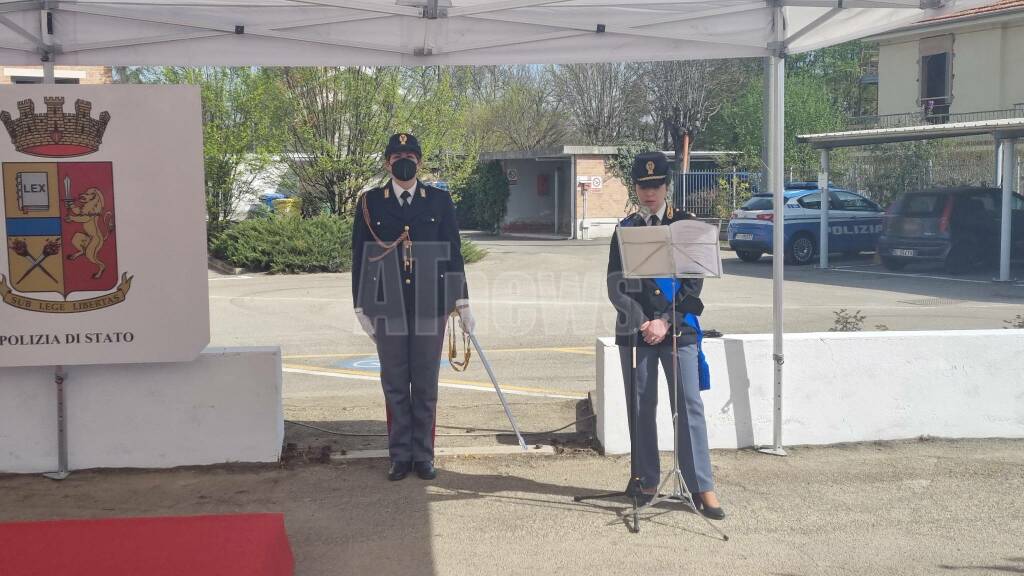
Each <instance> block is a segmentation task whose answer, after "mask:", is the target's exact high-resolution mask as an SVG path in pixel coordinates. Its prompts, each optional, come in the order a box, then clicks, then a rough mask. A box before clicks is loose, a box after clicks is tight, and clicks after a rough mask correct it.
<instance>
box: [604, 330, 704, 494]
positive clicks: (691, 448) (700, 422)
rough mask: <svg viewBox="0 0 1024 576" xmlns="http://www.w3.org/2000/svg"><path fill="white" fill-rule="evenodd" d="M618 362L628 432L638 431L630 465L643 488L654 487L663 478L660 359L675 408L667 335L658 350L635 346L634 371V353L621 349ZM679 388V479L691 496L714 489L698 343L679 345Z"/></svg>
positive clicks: (625, 348) (670, 351) (669, 341)
mask: <svg viewBox="0 0 1024 576" xmlns="http://www.w3.org/2000/svg"><path fill="white" fill-rule="evenodd" d="M619 357H620V359H621V361H622V376H623V380H624V381H625V383H626V386H625V388H626V406H627V408H628V412H629V423H630V427H629V428H630V434H633V431H634V429H635V430H636V434H637V438H636V441H635V442H634V444H635V445H636V453H635V454H633V462H634V466H635V467H636V472H637V474H639V476H640V482H641V484H642V485H643V486H644V487H645V488H654V487H656V486H657V485H658V482H659V481H660V476H661V462H660V460H659V459H658V424H657V420H656V414H657V412H656V409H657V406H658V361H659V360H660V361H661V366H662V369H664V371H665V377H666V379H667V380H668V382H669V386H668V388H669V400H670V402H671V406H673V407H674V406H675V393H674V392H673V390H672V340H671V334H670V335H669V337H668V338H666V339H665V341H664V342H662V343H661V344H659V345H657V346H637V347H636V372H635V373H634V372H633V351H632V348H630V347H629V346H619ZM631 374H633V377H634V378H635V380H634V381H635V382H636V385H637V388H638V393H639V402H640V404H639V421H638V422H637V423H636V426H635V427H634V426H633V418H634V412H633V410H634V409H633V401H634V398H633V390H632V388H631V386H630V375H631ZM679 380H680V382H679V388H680V390H679V391H680V393H681V394H682V397H683V407H682V409H680V411H679V427H678V430H679V467H680V468H681V469H682V471H683V480H685V481H686V487H687V488H689V490H690V492H707V491H709V490H714V487H715V485H714V481H713V480H712V478H711V456H710V454H709V453H708V429H707V423H706V422H705V420H704V402H703V401H701V398H700V382H699V380H698V376H697V345H696V344H691V345H688V346H680V347H679Z"/></svg>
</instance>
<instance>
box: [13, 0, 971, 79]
mask: <svg viewBox="0 0 1024 576" xmlns="http://www.w3.org/2000/svg"><path fill="white" fill-rule="evenodd" d="M427 2H434V3H435V5H434V6H427ZM437 2H439V3H440V5H439V6H437V4H436V3H437ZM780 3H781V5H782V6H783V12H784V14H785V34H784V37H785V39H786V40H785V42H784V44H785V46H784V47H778V46H773V44H772V42H773V40H774V38H775V35H774V34H773V20H774V19H773V12H774V10H773V5H775V4H774V3H773V2H766V1H765V0H760V1H757V0H397V2H396V1H395V0H161V1H149V0H104V1H97V0H79V1H70V2H62V1H46V2H43V1H10V0H7V1H3V2H0V63H3V64H18V65H31V64H39V62H40V57H41V55H42V54H43V53H44V52H50V53H52V55H53V60H54V62H56V63H57V64H66V65H108V66H130V65H148V66H159V65H181V66H186V65H188V66H204V65H210V66H246V65H265V66H309V65H324V66H345V65H364V66H366V65H405V66H423V65H438V64H468V65H488V64H547V63H584V62H613V61H620V62H621V61H652V60H693V59H704V58H735V57H758V56H768V55H770V54H773V53H777V48H784V50H785V52H788V53H797V52H804V51H807V50H813V49H815V48H821V47H823V46H827V45H832V44H836V43H840V42H844V41H846V40H851V39H855V38H861V37H864V36H868V35H871V34H876V33H881V32H884V31H888V30H892V29H894V28H898V27H900V26H903V25H905V24H908V23H911V22H914V21H916V20H919V19H922V18H926V17H935V16H940V15H944V14H948V13H951V12H955V11H958V10H963V9H967V8H972V7H975V6H978V5H983V4H986V3H987V2H986V1H985V0H947V1H946V2H940V1H939V0H831V1H827V0H782V1H781V2H780ZM922 5H924V6H930V7H928V8H924V9H922V8H921V6H922ZM44 8H46V9H48V10H50V13H51V14H52V16H51V20H50V22H51V25H52V36H47V37H43V35H42V34H41V32H42V31H43V30H44V27H45V22H46V17H45V16H43V13H42V12H41V11H42V10H43V9H44ZM435 13H436V17H434V18H431V17H427V15H434V14H435ZM599 30H602V31H599Z"/></svg>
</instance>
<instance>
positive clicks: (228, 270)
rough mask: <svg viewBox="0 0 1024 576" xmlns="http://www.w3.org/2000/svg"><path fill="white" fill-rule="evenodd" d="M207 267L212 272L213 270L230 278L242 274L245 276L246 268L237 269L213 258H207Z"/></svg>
mask: <svg viewBox="0 0 1024 576" xmlns="http://www.w3.org/2000/svg"><path fill="white" fill-rule="evenodd" d="M206 265H207V267H208V268H209V269H210V270H213V271H214V272H218V273H220V274H226V275H228V276H238V275H240V274H245V268H235V267H234V266H232V265H230V264H228V263H227V262H224V261H223V260H218V259H217V258H214V257H213V256H207V257H206Z"/></svg>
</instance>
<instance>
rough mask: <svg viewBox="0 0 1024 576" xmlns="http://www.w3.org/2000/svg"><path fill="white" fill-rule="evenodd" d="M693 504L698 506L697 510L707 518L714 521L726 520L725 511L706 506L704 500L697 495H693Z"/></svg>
mask: <svg viewBox="0 0 1024 576" xmlns="http://www.w3.org/2000/svg"><path fill="white" fill-rule="evenodd" d="M693 503H694V504H695V505H696V506H697V510H700V513H701V514H703V515H704V517H705V518H710V519H712V520H724V519H725V510H722V509H721V508H713V507H711V506H707V505H705V504H704V501H703V499H702V498H701V497H700V496H698V495H696V494H693Z"/></svg>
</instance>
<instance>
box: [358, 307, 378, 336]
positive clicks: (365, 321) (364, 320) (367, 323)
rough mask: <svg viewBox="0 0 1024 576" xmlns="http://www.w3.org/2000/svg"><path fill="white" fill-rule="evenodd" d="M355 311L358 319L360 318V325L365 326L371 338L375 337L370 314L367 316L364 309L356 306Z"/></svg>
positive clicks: (365, 330)
mask: <svg viewBox="0 0 1024 576" xmlns="http://www.w3.org/2000/svg"><path fill="white" fill-rule="evenodd" d="M355 313H356V319H357V320H359V325H360V326H362V327H363V331H364V332H366V335H367V336H369V337H370V338H373V337H374V334H373V321H372V320H370V317H369V316H367V315H366V314H363V309H362V308H356V309H355Z"/></svg>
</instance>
